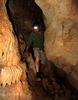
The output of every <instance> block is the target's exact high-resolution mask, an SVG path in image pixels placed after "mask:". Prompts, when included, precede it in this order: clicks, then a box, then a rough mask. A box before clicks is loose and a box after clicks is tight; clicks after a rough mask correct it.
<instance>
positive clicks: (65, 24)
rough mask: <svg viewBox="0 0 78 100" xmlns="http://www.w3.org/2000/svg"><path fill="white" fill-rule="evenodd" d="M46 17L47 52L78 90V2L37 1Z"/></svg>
mask: <svg viewBox="0 0 78 100" xmlns="http://www.w3.org/2000/svg"><path fill="white" fill-rule="evenodd" d="M36 3H37V4H38V5H39V6H40V7H41V8H42V10H43V12H44V15H45V24H46V31H45V43H44V45H45V51H46V55H47V57H48V59H49V60H51V61H53V62H54V63H55V64H56V65H57V66H58V67H59V68H62V69H63V70H64V71H65V72H66V73H67V76H68V79H69V80H70V82H71V84H72V85H73V86H75V87H76V88H77V89H78V77H77V76H78V7H77V6H78V2H77V0H45V2H44V1H43V0H36Z"/></svg>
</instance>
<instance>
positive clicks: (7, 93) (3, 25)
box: [0, 0, 31, 100]
mask: <svg viewBox="0 0 78 100" xmlns="http://www.w3.org/2000/svg"><path fill="white" fill-rule="evenodd" d="M5 4H6V0H0V85H2V87H0V100H30V99H31V93H30V91H29V88H28V83H27V82H26V75H25V71H26V66H25V64H23V63H22V62H21V61H20V54H19V51H18V42H17V39H16V37H15V35H14V32H13V28H12V25H11V23H10V21H9V18H8V15H7V11H6V7H5ZM21 81H22V82H21ZM3 86H5V87H3Z"/></svg>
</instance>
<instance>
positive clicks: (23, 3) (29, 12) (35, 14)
mask: <svg viewBox="0 0 78 100" xmlns="http://www.w3.org/2000/svg"><path fill="white" fill-rule="evenodd" d="M6 8H7V13H8V15H9V20H10V21H11V23H12V25H13V29H14V32H15V35H16V36H17V39H18V42H20V40H19V37H21V36H20V35H22V37H21V38H22V39H23V41H24V42H25V46H26V43H27V40H28V37H29V34H30V33H31V32H32V26H33V25H35V24H38V25H39V26H40V29H41V31H43V32H44V31H45V29H46V28H45V23H44V15H43V12H42V10H41V9H40V7H39V6H38V5H37V4H36V3H35V1H34V0H20V2H19V0H15V1H13V0H7V2H6ZM19 44H20V43H19ZM29 51H30V52H31V53H32V55H33V50H32V47H30V49H29Z"/></svg>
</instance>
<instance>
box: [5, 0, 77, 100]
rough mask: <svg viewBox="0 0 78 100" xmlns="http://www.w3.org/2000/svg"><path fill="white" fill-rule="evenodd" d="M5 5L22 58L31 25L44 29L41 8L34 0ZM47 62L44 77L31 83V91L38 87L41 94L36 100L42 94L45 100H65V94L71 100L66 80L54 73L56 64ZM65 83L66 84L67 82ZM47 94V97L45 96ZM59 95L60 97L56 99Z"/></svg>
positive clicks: (12, 0)
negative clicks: (38, 81) (37, 25)
mask: <svg viewBox="0 0 78 100" xmlns="http://www.w3.org/2000/svg"><path fill="white" fill-rule="evenodd" d="M6 7H7V12H8V15H9V20H10V21H11V23H12V25H13V28H14V32H15V35H16V36H17V39H18V42H19V48H20V49H23V51H22V53H21V56H22V57H21V58H22V60H24V59H25V58H24V50H25V48H26V43H27V40H28V37H29V35H30V33H31V32H32V26H33V25H34V24H39V26H40V28H41V30H42V31H43V32H45V30H46V27H45V24H44V18H45V16H44V15H43V12H42V10H41V9H40V7H39V6H38V5H37V4H36V3H35V1H34V0H20V2H19V0H7V3H6ZM20 38H21V39H22V44H23V46H21V45H22V44H21V42H20ZM20 49H19V50H20ZM30 51H31V52H32V48H30ZM32 53H33V52H32ZM30 63H31V62H30ZM48 63H49V62H47V64H46V65H45V66H47V67H46V68H45V70H44V74H45V76H46V78H45V79H44V80H43V81H42V82H41V83H40V84H39V83H35V82H34V83H35V84H34V83H33V84H34V85H33V86H32V89H31V90H32V91H34V89H35V93H37V89H39V91H38V92H39V93H38V94H39V96H40V95H42V96H41V98H40V99H38V100H41V99H43V97H44V96H45V100H52V99H53V100H65V99H64V98H66V96H67V98H66V100H71V98H76V97H75V96H72V97H70V96H71V95H72V92H71V89H69V88H67V87H65V86H64V84H63V83H64V82H65V81H67V80H66V79H64V78H63V77H59V76H58V75H55V74H56V70H58V69H57V68H56V66H55V65H54V64H48ZM59 72H60V71H59ZM31 80H32V79H31ZM59 80H60V81H59ZM65 83H66V84H68V83H67V82H65ZM31 84H32V83H31ZM42 85H43V86H42ZM34 87H35V88H34ZM45 91H46V93H45ZM76 93H77V92H76ZM47 94H48V95H49V97H48V96H47ZM43 95H44V96H43ZM61 97H62V99H57V98H61ZM69 98H70V99H69ZM36 99H37V98H36ZM33 100H35V99H33ZM72 100H75V99H72Z"/></svg>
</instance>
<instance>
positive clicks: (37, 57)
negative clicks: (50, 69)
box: [34, 48, 40, 80]
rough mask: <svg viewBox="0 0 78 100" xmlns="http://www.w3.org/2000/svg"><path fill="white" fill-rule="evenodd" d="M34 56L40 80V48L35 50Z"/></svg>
mask: <svg viewBox="0 0 78 100" xmlns="http://www.w3.org/2000/svg"><path fill="white" fill-rule="evenodd" d="M34 56H35V68H36V76H37V78H38V79H39V80H40V72H39V65H40V52H39V49H38V48H35V49H34Z"/></svg>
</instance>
